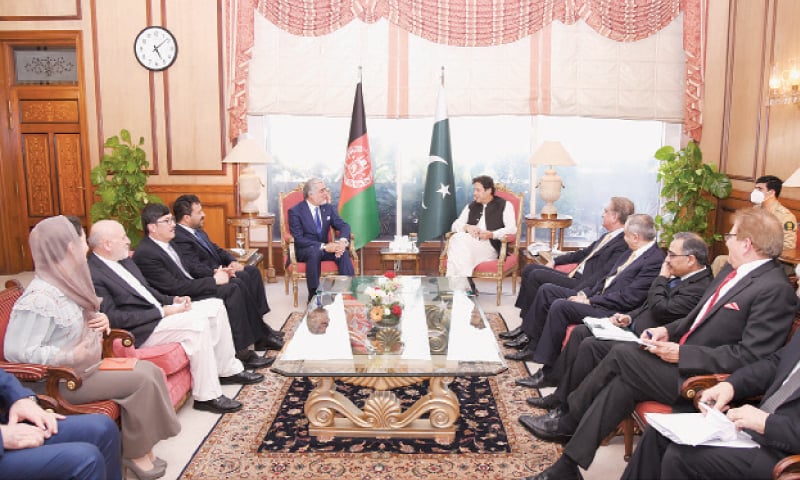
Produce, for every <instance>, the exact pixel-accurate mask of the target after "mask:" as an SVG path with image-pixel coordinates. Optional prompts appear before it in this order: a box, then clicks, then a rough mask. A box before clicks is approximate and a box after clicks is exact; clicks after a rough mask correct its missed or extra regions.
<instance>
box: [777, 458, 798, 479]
mask: <svg viewBox="0 0 800 480" xmlns="http://www.w3.org/2000/svg"><path fill="white" fill-rule="evenodd" d="M772 478H774V479H776V480H778V479H779V480H794V479H799V478H800V455H789V456H788V457H786V458H784V459H783V460H781V461H780V462H778V463H776V464H775V467H774V468H773V469H772Z"/></svg>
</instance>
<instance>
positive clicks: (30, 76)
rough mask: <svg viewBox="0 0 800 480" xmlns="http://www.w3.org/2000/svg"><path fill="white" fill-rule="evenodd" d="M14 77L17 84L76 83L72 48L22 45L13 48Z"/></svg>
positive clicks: (76, 73) (75, 63) (73, 50)
mask: <svg viewBox="0 0 800 480" xmlns="http://www.w3.org/2000/svg"><path fill="white" fill-rule="evenodd" d="M14 79H15V82H16V83H17V84H18V85H24V84H34V85H49V84H72V85H77V84H78V60H77V54H76V51H75V49H74V48H68V47H60V48H48V47H24V48H15V49H14Z"/></svg>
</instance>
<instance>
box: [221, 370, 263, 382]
mask: <svg viewBox="0 0 800 480" xmlns="http://www.w3.org/2000/svg"><path fill="white" fill-rule="evenodd" d="M262 380H264V375H261V374H260V373H256V372H248V371H247V370H243V371H241V372H239V373H237V374H236V375H231V376H230V377H219V383H221V384H223V385H234V384H237V385H250V384H252V383H259V382H261V381H262Z"/></svg>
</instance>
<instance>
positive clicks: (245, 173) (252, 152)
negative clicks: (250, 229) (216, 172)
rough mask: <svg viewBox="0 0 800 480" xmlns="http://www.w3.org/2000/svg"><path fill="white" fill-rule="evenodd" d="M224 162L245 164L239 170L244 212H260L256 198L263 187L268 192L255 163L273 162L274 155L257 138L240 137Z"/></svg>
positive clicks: (240, 194) (240, 193)
mask: <svg viewBox="0 0 800 480" xmlns="http://www.w3.org/2000/svg"><path fill="white" fill-rule="evenodd" d="M222 163H236V164H240V165H243V168H241V169H240V170H239V181H238V185H239V201H240V202H241V206H242V213H246V214H254V213H258V205H257V204H256V200H258V197H260V196H261V190H262V189H263V190H264V193H266V185H264V184H263V183H262V182H261V178H260V177H259V176H258V174H256V171H255V168H253V165H257V164H267V163H272V157H271V156H270V155H269V154H268V153H267V151H266V150H264V147H262V146H261V145H259V144H258V142H256V141H255V140H252V139H249V138H239V141H238V142H237V143H236V146H235V147H233V149H232V150H231V151H230V153H228V155H227V156H226V157H225V160H223V161H222Z"/></svg>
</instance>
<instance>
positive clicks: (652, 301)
mask: <svg viewBox="0 0 800 480" xmlns="http://www.w3.org/2000/svg"><path fill="white" fill-rule="evenodd" d="M707 263H708V246H707V245H706V243H705V242H704V241H703V239H702V238H700V235H697V234H696V233H692V232H680V233H677V234H675V236H674V237H673V239H672V243H670V245H669V250H668V253H667V258H665V259H664V263H663V264H662V265H661V271H660V272H659V273H658V277H656V279H655V280H653V284H652V285H650V290H649V291H648V292H647V300H646V301H645V303H644V305H642V306H641V307H639V308H637V309H636V310H634V311H632V312H630V313H628V314H625V313H615V314H614V315H612V316H611V317H609V320H610V321H611V323H612V324H614V325H616V326H617V327H621V328H629V329H630V330H632V331H633V332H634V333H635V334H636V335H637V336H640V335H641V334H642V332H644V331H645V330H646V329H648V328H655V327H658V326H660V325H665V324H667V323H669V322H671V321H673V320H677V319H679V318H683V317H685V316H686V315H687V314H688V313H689V312H691V311H692V309H693V308H694V307H696V306H697V303H698V302H699V301H700V298H701V297H702V296H703V294H704V293H705V291H706V288H707V287H708V285H709V284H710V283H711V279H712V276H711V269H709V268H708V267H707V266H706V264H707ZM618 344H620V342H615V341H610V340H598V339H596V338H594V337H593V336H592V332H591V331H590V330H589V328H588V327H587V326H585V325H579V326H577V327H575V328H574V329H573V330H572V333H571V334H570V337H569V340H568V341H567V344H566V346H565V347H564V349H563V350H562V351H561V354H560V355H559V356H558V360H556V363H555V366H554V368H553V372H552V374H551V378H552V380H553V383H550V384H546V382H545V381H544V379H540V380H541V381H539V382H526V381H525V380H527V379H523V380H519V381H518V382H517V383H518V384H520V385H523V386H526V387H531V388H541V387H545V386H553V385H554V384H556V383H557V385H558V389H557V390H556V391H555V393H553V394H551V395H548V396H546V397H533V398H529V399H528V403H529V404H530V405H532V406H534V407H537V408H544V409H552V408H556V407H558V406H560V405H561V404H562V403H565V402H566V401H567V396H568V395H569V394H570V393H571V392H572V391H573V390H574V389H576V388H577V387H578V385H580V383H581V382H582V381H583V379H584V378H586V376H587V375H589V373H590V372H591V371H592V370H593V369H594V367H595V366H597V364H598V363H600V361H601V360H602V359H603V358H605V356H606V355H608V352H610V351H611V348H613V347H614V346H616V345H618ZM531 418H532V417H530V416H523V417H521V418H520V422H522V423H523V424H525V423H527V422H529V421H530V420H531Z"/></svg>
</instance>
